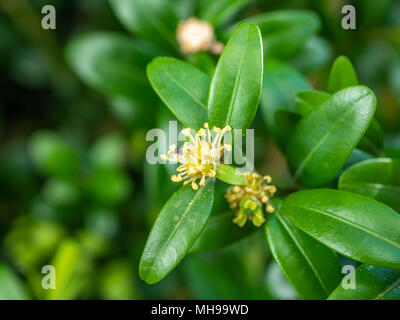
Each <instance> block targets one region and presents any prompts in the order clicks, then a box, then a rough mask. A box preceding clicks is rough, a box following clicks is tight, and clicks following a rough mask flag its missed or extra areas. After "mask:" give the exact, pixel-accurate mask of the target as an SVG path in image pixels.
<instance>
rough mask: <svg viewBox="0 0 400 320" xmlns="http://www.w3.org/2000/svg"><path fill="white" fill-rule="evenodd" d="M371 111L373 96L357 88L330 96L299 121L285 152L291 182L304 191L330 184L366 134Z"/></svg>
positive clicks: (373, 106)
mask: <svg viewBox="0 0 400 320" xmlns="http://www.w3.org/2000/svg"><path fill="white" fill-rule="evenodd" d="M375 108H376V98H375V95H374V93H373V92H372V91H371V90H370V89H368V88H366V87H362V86H357V87H352V88H348V89H344V90H342V91H339V92H338V93H336V94H334V95H332V97H331V98H330V99H328V100H327V101H326V102H325V103H324V104H323V105H321V106H320V107H319V108H317V109H316V110H314V111H313V112H311V113H309V114H308V115H307V116H305V117H304V118H302V119H301V120H300V122H299V124H298V126H297V128H296V130H295V132H294V134H293V136H292V139H291V140H290V141H289V143H288V148H287V156H288V160H289V164H290V166H291V168H292V169H294V176H295V178H297V179H299V180H300V182H301V183H302V184H303V185H305V186H308V187H318V186H322V185H324V184H326V183H328V182H330V181H332V180H333V179H334V178H335V177H336V175H337V174H338V173H339V172H340V170H341V168H342V167H343V165H344V164H345V162H346V160H347V159H348V158H349V156H350V154H351V152H352V151H353V150H354V148H355V147H356V146H357V144H358V142H359V141H360V140H361V138H362V136H363V135H364V133H365V132H366V130H367V128H368V126H369V124H370V123H371V121H372V118H373V116H374V112H375Z"/></svg>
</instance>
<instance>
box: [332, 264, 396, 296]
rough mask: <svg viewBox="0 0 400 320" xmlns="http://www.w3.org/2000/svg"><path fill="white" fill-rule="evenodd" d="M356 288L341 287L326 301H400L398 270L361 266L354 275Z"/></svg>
mask: <svg viewBox="0 0 400 320" xmlns="http://www.w3.org/2000/svg"><path fill="white" fill-rule="evenodd" d="M355 279H356V287H355V288H354V289H344V288H343V287H342V286H341V285H340V286H338V287H337V288H336V290H335V291H334V292H332V294H331V295H330V296H329V298H328V300H400V270H398V269H387V268H378V267H374V266H370V265H367V264H363V265H361V266H359V267H358V268H357V270H356V274H355Z"/></svg>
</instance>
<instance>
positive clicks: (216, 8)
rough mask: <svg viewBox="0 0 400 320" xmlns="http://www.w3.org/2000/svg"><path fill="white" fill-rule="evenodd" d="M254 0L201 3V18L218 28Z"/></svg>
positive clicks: (203, 0)
mask: <svg viewBox="0 0 400 320" xmlns="http://www.w3.org/2000/svg"><path fill="white" fill-rule="evenodd" d="M252 1H253V0H219V1H215V0H202V1H200V2H199V4H200V8H199V13H198V15H199V18H200V19H202V20H206V21H209V22H211V23H212V24H213V25H214V26H216V27H218V26H220V25H222V24H224V23H225V22H227V21H228V20H229V19H230V18H232V17H233V16H234V15H235V14H237V13H238V12H239V11H240V10H241V9H243V8H244V7H245V6H246V5H247V4H249V3H250V2H252Z"/></svg>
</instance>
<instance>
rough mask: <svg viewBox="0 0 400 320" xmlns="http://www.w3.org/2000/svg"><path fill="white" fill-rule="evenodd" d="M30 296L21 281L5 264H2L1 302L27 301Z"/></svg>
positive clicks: (0, 275) (0, 272)
mask: <svg viewBox="0 0 400 320" xmlns="http://www.w3.org/2000/svg"><path fill="white" fill-rule="evenodd" d="M26 299H29V296H28V294H27V292H26V289H25V288H24V285H23V283H22V281H21V279H20V278H19V277H18V276H17V275H16V274H15V273H14V271H13V270H12V269H11V268H10V267H9V266H7V265H6V264H4V263H1V264H0V300H26Z"/></svg>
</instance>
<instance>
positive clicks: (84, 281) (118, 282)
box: [0, 0, 400, 299]
mask: <svg viewBox="0 0 400 320" xmlns="http://www.w3.org/2000/svg"><path fill="white" fill-rule="evenodd" d="M198 1H201V0H198ZM198 1H194V0H193V1H191V0H187V1H186V0H179V1H173V0H171V2H176V3H175V8H177V11H179V12H178V16H181V17H186V18H188V17H189V16H190V15H189V16H188V15H187V12H190V8H189V7H190V6H195V5H196V2H198ZM46 4H51V5H53V6H54V7H55V8H56V11H57V29H56V30H43V29H42V28H41V19H42V17H43V15H42V14H41V8H42V7H43V6H44V5H46ZM345 4H353V5H355V7H356V9H357V29H356V30H343V29H342V28H341V19H342V14H341V13H340V10H341V7H342V6H343V5H345ZM281 9H310V10H312V11H314V12H316V13H317V14H318V15H319V17H320V19H321V22H322V24H321V29H320V31H319V33H318V36H313V37H312V38H310V39H308V40H307V41H306V42H305V44H304V45H303V46H302V47H301V48H300V49H299V50H297V51H296V52H294V53H293V54H291V55H289V56H287V57H284V60H285V62H287V63H289V64H291V65H292V66H294V67H295V68H297V69H298V70H299V71H301V72H302V73H303V74H304V75H305V76H306V77H307V79H308V80H309V82H310V83H311V84H312V85H313V86H315V88H317V89H318V88H323V87H324V86H325V84H326V81H327V76H328V72H329V69H330V66H331V63H332V61H333V60H334V58H335V57H337V56H338V55H346V56H348V57H349V58H350V59H351V61H352V62H353V64H354V65H355V68H356V70H357V74H358V76H359V80H360V83H361V84H364V85H367V86H369V87H370V88H372V89H373V90H374V91H375V93H376V95H377V97H378V111H377V116H376V117H377V119H378V121H379V123H380V124H381V126H382V128H383V129H384V130H385V132H387V134H386V136H385V152H386V154H389V155H391V156H392V157H399V158H400V151H399V150H400V135H399V131H400V108H399V105H400V1H396V0H380V1H376V0H359V1H338V0H329V1H328V0H309V1H307V0H303V1H300V0H299V1H285V0H277V1H275V0H270V1H268V0H264V1H262V0H259V1H253V2H251V3H250V4H249V5H247V6H246V7H244V8H242V9H241V10H239V11H238V12H237V14H236V15H235V16H233V17H232V19H231V21H230V23H231V24H233V23H234V22H235V21H236V22H238V21H240V20H241V19H244V18H246V17H250V16H253V15H255V14H258V13H265V12H270V11H273V10H281ZM88 31H107V32H109V31H113V32H118V33H119V34H121V35H123V36H124V37H130V38H132V39H138V38H139V37H140V36H138V35H133V34H131V33H129V32H128V31H127V30H126V29H125V28H124V27H123V26H122V24H121V23H120V22H119V20H118V19H117V17H116V16H115V14H114V12H113V10H112V8H111V6H110V4H109V2H108V1H106V0H85V1H79V0H52V1H45V0H43V1H42V0H0V299H297V298H298V297H297V294H296V293H295V292H294V290H293V289H292V288H291V286H290V285H289V283H288V282H287V281H286V279H285V278H284V276H283V275H282V273H281V271H280V269H279V268H278V267H277V266H276V264H275V263H274V262H273V259H272V258H271V255H270V253H269V252H268V248H267V245H266V242H265V239H264V238H265V236H264V232H263V229H262V228H261V229H260V231H259V232H257V233H255V234H254V235H252V236H251V237H249V238H247V239H244V240H243V241H241V242H239V243H237V244H235V245H233V246H230V247H228V248H226V249H223V250H220V251H216V252H208V253H203V254H194V255H191V256H188V257H186V258H185V260H184V261H183V263H181V264H180V265H179V267H178V268H177V269H176V270H174V271H173V272H172V273H171V274H170V275H169V276H168V277H166V278H165V279H164V280H162V281H161V282H160V283H159V284H156V285H153V286H149V285H146V284H145V283H144V282H143V281H141V280H140V279H139V276H138V272H137V268H138V263H139V259H140V255H141V253H142V250H143V247H144V244H145V241H146V238H147V235H148V233H149V230H150V228H151V225H152V224H153V222H154V219H155V217H156V216H157V214H158V212H159V210H160V208H161V207H162V205H163V204H164V203H165V201H166V199H168V198H169V197H170V195H171V194H172V192H173V191H174V190H175V189H176V187H177V185H176V184H173V183H172V182H170V180H169V173H168V168H165V167H164V166H160V165H155V166H150V165H149V164H148V163H146V161H145V153H146V148H147V147H148V146H149V144H150V143H149V142H146V133H147V131H148V130H149V129H151V128H154V127H161V128H163V127H166V126H167V125H168V120H170V119H173V116H172V115H171V114H170V113H169V111H168V110H167V108H165V106H163V105H161V103H160V101H158V99H157V98H156V97H155V95H154V94H153V93H152V90H151V89H149V88H150V87H148V88H146V87H145V88H144V90H145V91H144V93H143V96H142V98H141V99H131V97H130V96H129V94H126V95H115V94H109V93H105V92H100V91H101V90H96V89H93V88H91V87H89V86H88V85H87V84H85V83H84V82H83V81H82V80H81V79H80V78H79V77H78V75H77V73H75V72H74V70H73V69H72V67H71V65H70V64H69V63H68V60H67V59H66V53H65V48H66V46H67V44H68V43H69V41H70V40H71V39H72V38H74V37H75V36H78V35H81V34H83V33H86V32H88ZM217 32H218V29H217ZM221 33H222V32H221ZM217 35H218V33H217ZM138 41H140V42H139V43H140V44H141V46H142V47H143V48H146V50H147V48H148V50H149V52H150V51H151V52H153V51H154V52H155V54H154V55H155V56H156V55H164V54H167V55H175V56H178V57H179V54H178V53H175V54H174V53H172V54H171V53H170V52H168V53H165V52H164V51H163V50H160V49H159V48H158V49H155V48H153V47H152V45H151V44H147V43H145V42H146V41H145V39H141V40H138ZM157 50H159V51H157ZM75 54H76V55H78V58H79V55H80V54H81V53H80V52H77V53H75ZM84 54H85V53H83V52H82V55H83V56H82V57H84ZM203 58H204V57H202V56H201V55H199V56H195V57H192V58H191V59H189V60H190V61H191V62H192V63H194V64H195V65H202V67H203V69H207V68H208V69H210V68H212V64H213V63H215V61H216V59H217V57H215V56H211V57H206V58H205V59H203ZM207 63H209V64H207ZM204 64H207V65H206V66H204ZM210 64H211V67H210ZM98 67H99V68H101V65H100V66H98ZM117 67H118V66H115V68H117ZM143 70H144V67H143ZM211 71H212V70H211ZM143 72H144V71H143ZM143 74H144V73H143ZM112 77H113V75H112V74H110V81H112ZM94 87H96V86H94ZM146 90H148V91H146ZM111 91H113V90H112V88H111ZM253 127H254V128H255V129H256V141H255V143H256V146H255V149H256V169H257V170H258V171H259V172H261V173H262V174H269V175H271V176H272V177H273V179H274V182H275V184H277V186H278V188H286V187H287V188H290V186H291V181H290V180H289V178H288V176H289V175H288V170H287V166H286V162H285V159H284V158H283V156H282V155H281V154H280V152H279V151H278V148H277V147H276V146H275V144H274V143H273V142H272V140H271V138H270V137H269V136H268V134H267V130H266V128H265V125H264V123H263V120H262V117H261V116H260V115H258V116H257V117H256V120H255V122H254V124H253ZM222 193H223V190H222ZM220 198H221V199H222V203H217V204H216V206H217V208H216V209H215V210H218V208H221V207H223V206H225V205H226V204H225V203H223V201H224V200H223V197H220ZM47 264H51V265H53V266H54V267H55V268H56V272H57V273H56V275H57V289H56V290H44V289H43V288H42V286H41V280H42V277H43V276H44V275H43V274H42V273H41V269H42V267H43V266H44V265H47Z"/></svg>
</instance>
